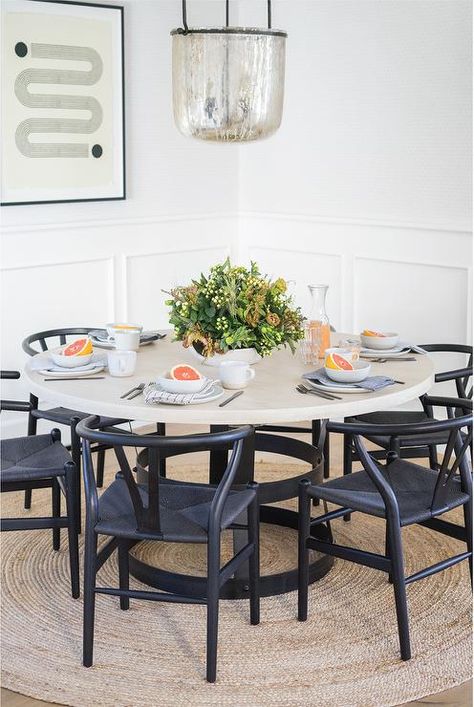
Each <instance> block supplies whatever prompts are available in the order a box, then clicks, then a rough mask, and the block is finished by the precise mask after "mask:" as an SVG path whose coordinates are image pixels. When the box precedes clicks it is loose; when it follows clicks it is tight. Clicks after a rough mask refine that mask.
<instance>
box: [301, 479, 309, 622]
mask: <svg viewBox="0 0 474 707" xmlns="http://www.w3.org/2000/svg"><path fill="white" fill-rule="evenodd" d="M309 485H310V482H309V481H308V479H303V480H302V481H300V484H299V488H298V621H306V619H307V618H308V585H309V550H308V548H307V547H306V540H307V538H308V537H309V534H310V521H311V501H310V498H309V496H308V487H309Z"/></svg>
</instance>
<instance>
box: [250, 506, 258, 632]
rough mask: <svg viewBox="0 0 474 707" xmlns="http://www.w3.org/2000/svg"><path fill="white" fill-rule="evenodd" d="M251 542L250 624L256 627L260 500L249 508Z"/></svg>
mask: <svg viewBox="0 0 474 707" xmlns="http://www.w3.org/2000/svg"><path fill="white" fill-rule="evenodd" d="M247 513H248V528H249V542H250V543H253V547H254V550H253V553H252V554H251V556H250V558H249V587H250V623H251V624H252V626H256V625H257V624H259V623H260V550H259V548H260V542H259V541H260V539H259V535H260V533H259V526H260V518H259V516H260V508H259V505H258V498H257V496H255V499H254V500H253V501H252V503H251V504H250V506H249V507H248V511H247Z"/></svg>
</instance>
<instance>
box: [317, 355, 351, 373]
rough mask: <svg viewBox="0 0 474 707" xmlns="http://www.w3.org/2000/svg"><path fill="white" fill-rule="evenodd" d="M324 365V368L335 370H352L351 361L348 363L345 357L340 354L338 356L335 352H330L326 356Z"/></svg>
mask: <svg viewBox="0 0 474 707" xmlns="http://www.w3.org/2000/svg"><path fill="white" fill-rule="evenodd" d="M324 365H325V366H326V368H332V369H333V370H336V371H353V370H354V366H353V365H352V363H349V361H347V359H345V358H343V357H342V356H339V354H337V353H331V354H329V356H326V361H325V362H324Z"/></svg>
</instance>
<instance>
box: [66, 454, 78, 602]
mask: <svg viewBox="0 0 474 707" xmlns="http://www.w3.org/2000/svg"><path fill="white" fill-rule="evenodd" d="M65 468H66V513H67V518H68V524H67V534H68V545H69V565H70V571H71V594H72V597H73V599H77V598H78V597H79V594H80V589H79V544H78V536H77V522H76V516H75V513H76V504H75V499H74V492H75V488H76V474H77V469H76V467H75V466H74V464H73V463H72V462H68V463H67V464H66V467H65Z"/></svg>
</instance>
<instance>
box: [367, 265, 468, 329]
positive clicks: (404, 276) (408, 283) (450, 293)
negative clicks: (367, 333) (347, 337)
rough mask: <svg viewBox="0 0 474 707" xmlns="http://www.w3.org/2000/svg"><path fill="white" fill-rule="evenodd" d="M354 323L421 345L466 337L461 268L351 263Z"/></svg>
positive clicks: (464, 276)
mask: <svg viewBox="0 0 474 707" xmlns="http://www.w3.org/2000/svg"><path fill="white" fill-rule="evenodd" d="M354 270H355V273H354V275H355V278H354V284H355V287H354V321H355V328H356V330H357V331H359V330H360V331H361V330H362V329H364V328H369V329H374V330H380V329H381V330H382V331H383V330H385V331H397V332H403V336H404V337H407V338H408V339H409V340H410V341H418V342H420V343H421V342H424V343H435V342H436V343H438V342H439V343H443V342H451V343H454V342H458V343H464V341H465V340H466V334H467V332H466V322H467V306H468V302H467V295H468V286H467V281H468V273H467V269H466V268H454V267H444V266H442V265H425V264H424V263H407V262H401V261H396V260H391V261H390V260H379V259H376V258H356V259H355V261H354Z"/></svg>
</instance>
